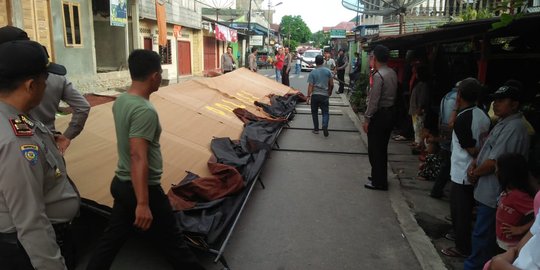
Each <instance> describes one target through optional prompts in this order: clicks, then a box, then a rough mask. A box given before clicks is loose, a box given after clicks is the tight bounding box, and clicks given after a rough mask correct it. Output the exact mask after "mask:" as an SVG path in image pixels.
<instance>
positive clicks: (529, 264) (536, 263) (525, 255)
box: [512, 215, 540, 269]
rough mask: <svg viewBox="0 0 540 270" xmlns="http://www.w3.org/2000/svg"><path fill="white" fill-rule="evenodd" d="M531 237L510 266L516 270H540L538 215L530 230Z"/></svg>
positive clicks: (539, 216) (539, 227) (539, 217)
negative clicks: (516, 269)
mask: <svg viewBox="0 0 540 270" xmlns="http://www.w3.org/2000/svg"><path fill="white" fill-rule="evenodd" d="M530 232H531V234H532V235H533V236H532V237H531V239H529V241H527V243H526V244H525V245H524V246H523V247H522V248H521V250H520V251H519V255H518V257H517V259H516V260H515V261H514V263H513V264H512V265H514V266H515V267H517V268H518V269H540V252H538V251H539V250H540V215H536V220H535V221H534V224H533V226H532V227H531V229H530Z"/></svg>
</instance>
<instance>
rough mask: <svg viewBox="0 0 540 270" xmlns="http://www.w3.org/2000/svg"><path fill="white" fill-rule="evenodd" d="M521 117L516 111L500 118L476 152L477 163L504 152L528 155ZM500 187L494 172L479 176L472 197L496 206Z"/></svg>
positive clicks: (490, 205) (527, 144)
mask: <svg viewBox="0 0 540 270" xmlns="http://www.w3.org/2000/svg"><path fill="white" fill-rule="evenodd" d="M521 118H522V114H521V113H516V114H513V115H510V116H508V117H506V118H504V119H501V120H500V121H499V122H498V123H497V124H496V125H495V127H493V129H492V130H491V132H490V133H489V135H488V138H487V140H486V142H485V143H484V145H483V146H482V149H481V150H480V153H479V154H478V159H477V165H480V164H482V163H484V162H485V161H486V160H497V159H498V158H499V157H500V156H501V155H503V154H506V153H517V154H521V155H523V156H525V157H527V156H528V152H529V135H528V133H527V128H526V127H525V125H524V124H523V120H522V119H521ZM500 189H501V188H500V186H499V181H498V180H497V176H496V175H495V173H492V174H489V175H484V176H481V177H480V179H479V180H478V184H477V185H476V187H475V189H474V199H475V200H477V201H479V202H480V203H482V204H484V205H487V206H489V207H491V208H496V207H497V198H498V197H499V194H500V193H501V190H500Z"/></svg>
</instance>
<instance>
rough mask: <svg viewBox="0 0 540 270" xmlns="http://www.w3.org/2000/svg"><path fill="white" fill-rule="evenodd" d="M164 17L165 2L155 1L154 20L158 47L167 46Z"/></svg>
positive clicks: (165, 20) (165, 19)
mask: <svg viewBox="0 0 540 270" xmlns="http://www.w3.org/2000/svg"><path fill="white" fill-rule="evenodd" d="M160 2H161V3H160ZM165 15H166V12H165V1H160V0H156V18H157V24H158V32H159V39H158V43H159V45H160V46H167V18H166V17H165Z"/></svg>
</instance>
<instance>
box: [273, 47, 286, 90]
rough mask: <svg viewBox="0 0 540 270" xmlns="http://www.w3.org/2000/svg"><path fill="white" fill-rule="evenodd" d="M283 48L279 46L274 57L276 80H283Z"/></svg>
mask: <svg viewBox="0 0 540 270" xmlns="http://www.w3.org/2000/svg"><path fill="white" fill-rule="evenodd" d="M284 57H285V56H284V55H283V48H279V49H278V50H277V53H276V57H275V58H274V69H275V72H276V82H281V70H282V69H283V60H284Z"/></svg>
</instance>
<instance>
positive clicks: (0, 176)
mask: <svg viewBox="0 0 540 270" xmlns="http://www.w3.org/2000/svg"><path fill="white" fill-rule="evenodd" d="M49 72H51V73H57V74H59V75H65V68H63V67H61V66H59V65H56V64H54V63H49V61H48V58H47V54H46V52H45V50H44V49H43V47H42V46H41V45H40V44H39V43H37V42H33V41H26V40H19V41H8V42H5V43H3V44H0V163H1V164H2V166H0V266H1V268H2V269H7V270H10V269H55V270H57V269H67V268H66V264H65V262H64V258H63V257H62V255H61V252H60V247H59V244H58V243H57V241H56V240H57V239H56V236H57V235H59V236H61V234H62V233H63V231H64V230H63V229H64V228H65V227H66V226H67V225H66V224H68V223H69V222H70V221H71V220H72V219H73V218H74V217H75V215H76V214H77V212H78V210H79V204H80V201H79V198H78V196H77V193H76V192H75V189H74V187H73V186H72V185H71V184H70V182H69V181H68V179H67V174H66V168H65V164H64V162H63V159H62V155H61V154H60V152H59V151H58V149H57V147H56V143H55V140H54V137H53V135H52V133H51V132H50V131H49V129H47V128H46V127H45V126H44V125H43V124H42V123H41V122H39V121H34V120H33V119H31V118H30V117H29V116H28V112H29V111H30V110H31V109H32V108H34V107H36V106H37V105H39V103H40V101H41V99H42V98H43V94H44V91H45V84H46V82H45V81H46V80H47V77H48V74H49ZM62 73H63V74H62ZM51 224H55V225H54V226H53V225H51ZM55 231H56V232H55ZM60 243H61V241H60Z"/></svg>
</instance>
